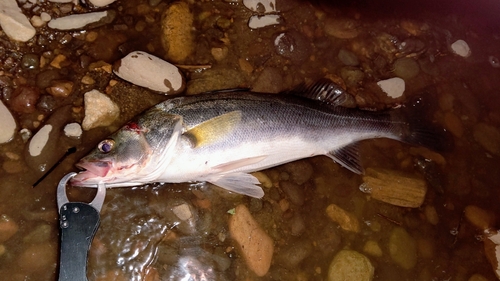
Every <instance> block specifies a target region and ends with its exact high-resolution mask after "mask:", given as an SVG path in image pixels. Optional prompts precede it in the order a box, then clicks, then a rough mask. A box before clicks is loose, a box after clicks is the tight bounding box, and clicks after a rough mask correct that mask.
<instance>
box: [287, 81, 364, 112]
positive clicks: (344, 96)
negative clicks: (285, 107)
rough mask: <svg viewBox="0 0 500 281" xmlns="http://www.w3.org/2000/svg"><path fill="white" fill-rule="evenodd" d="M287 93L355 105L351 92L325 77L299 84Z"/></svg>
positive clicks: (334, 103)
mask: <svg viewBox="0 0 500 281" xmlns="http://www.w3.org/2000/svg"><path fill="white" fill-rule="evenodd" d="M289 94H292V95H295V96H300V97H304V98H308V99H311V100H318V101H322V102H325V103H328V104H330V105H335V106H345V107H354V106H355V105H356V102H355V100H354V97H353V96H352V95H351V94H349V93H347V92H346V91H345V90H344V89H342V87H340V86H339V85H338V84H336V83H334V82H333V81H331V80H330V79H327V78H322V79H320V80H318V81H317V82H316V83H313V84H310V85H306V84H304V83H303V84H300V85H299V86H298V87H297V88H295V89H294V90H292V91H290V92H289Z"/></svg>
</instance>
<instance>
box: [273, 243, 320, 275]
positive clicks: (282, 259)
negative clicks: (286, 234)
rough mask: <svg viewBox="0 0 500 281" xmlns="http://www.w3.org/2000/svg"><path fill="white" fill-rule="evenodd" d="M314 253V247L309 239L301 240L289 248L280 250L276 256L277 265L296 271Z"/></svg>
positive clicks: (291, 244)
mask: <svg viewBox="0 0 500 281" xmlns="http://www.w3.org/2000/svg"><path fill="white" fill-rule="evenodd" d="M312 252H313V245H312V243H311V241H309V240H307V239H301V240H298V241H296V242H295V243H290V245H288V246H287V247H284V248H282V249H280V252H279V254H278V255H276V263H278V264H279V265H281V266H283V267H284V268H288V269H294V268H296V267H297V266H298V265H299V264H300V263H301V262H302V261H303V260H304V259H306V258H307V257H308V256H309V255H311V253H312Z"/></svg>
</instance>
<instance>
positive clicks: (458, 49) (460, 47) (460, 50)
mask: <svg viewBox="0 0 500 281" xmlns="http://www.w3.org/2000/svg"><path fill="white" fill-rule="evenodd" d="M451 50H452V51H453V52H454V53H455V54H457V55H459V56H461V57H464V58H466V57H468V56H470V55H471V51H470V48H469V45H468V44H467V42H465V41H464V40H462V39H460V40H457V41H455V42H453V44H451Z"/></svg>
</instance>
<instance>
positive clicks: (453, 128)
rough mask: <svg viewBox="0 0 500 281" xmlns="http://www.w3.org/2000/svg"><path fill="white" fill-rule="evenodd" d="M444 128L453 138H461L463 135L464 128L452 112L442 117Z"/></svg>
mask: <svg viewBox="0 0 500 281" xmlns="http://www.w3.org/2000/svg"><path fill="white" fill-rule="evenodd" d="M444 126H445V128H446V129H447V130H448V131H450V132H451V133H452V134H453V135H454V136H455V137H457V138H461V137H462V136H463V134H464V126H463V124H462V120H460V118H458V116H456V115H455V114H453V113H452V112H446V113H445V115H444Z"/></svg>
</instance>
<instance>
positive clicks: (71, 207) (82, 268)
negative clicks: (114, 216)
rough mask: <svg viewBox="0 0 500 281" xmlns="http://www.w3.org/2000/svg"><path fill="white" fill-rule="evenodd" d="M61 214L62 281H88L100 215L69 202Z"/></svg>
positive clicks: (77, 203)
mask: <svg viewBox="0 0 500 281" xmlns="http://www.w3.org/2000/svg"><path fill="white" fill-rule="evenodd" d="M59 214H60V215H59V223H60V224H59V227H60V228H61V231H60V235H61V236H60V239H61V253H60V257H59V281H70V280H71V281H88V279H87V259H88V252H89V249H90V245H91V244H92V240H93V239H94V235H95V233H96V232H97V228H98V227H99V222H100V219H99V212H98V211H97V210H96V209H95V208H94V207H92V206H91V205H89V204H86V203H81V202H69V203H66V204H64V205H63V206H62V207H61V210H60V211H59Z"/></svg>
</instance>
